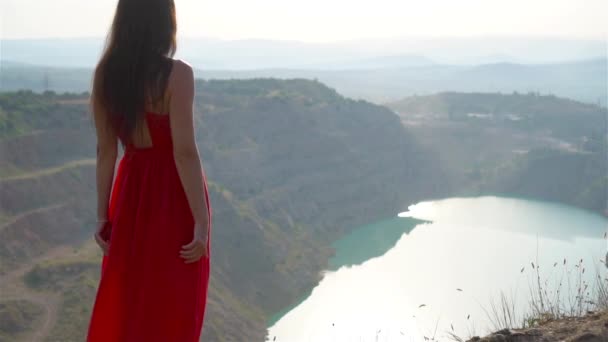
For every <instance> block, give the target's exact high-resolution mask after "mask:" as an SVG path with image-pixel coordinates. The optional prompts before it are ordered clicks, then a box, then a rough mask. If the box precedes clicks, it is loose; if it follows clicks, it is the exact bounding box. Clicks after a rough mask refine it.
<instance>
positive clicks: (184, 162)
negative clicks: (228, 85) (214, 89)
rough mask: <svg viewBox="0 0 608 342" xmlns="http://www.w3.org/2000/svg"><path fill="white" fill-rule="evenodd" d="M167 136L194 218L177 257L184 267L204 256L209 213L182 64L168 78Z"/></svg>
mask: <svg viewBox="0 0 608 342" xmlns="http://www.w3.org/2000/svg"><path fill="white" fill-rule="evenodd" d="M169 95H170V115H169V116H170V120H171V136H172V139H173V154H174V158H175V166H176V167H177V172H178V174H179V178H180V180H181V183H182V186H183V188H184V191H185V193H186V197H187V199H188V204H189V205H190V210H191V211H192V215H193V216H194V220H195V225H194V238H193V240H192V242H191V243H189V244H187V245H184V246H183V248H182V250H181V252H180V254H181V256H182V258H184V259H185V260H186V262H187V263H190V262H196V261H198V260H199V259H200V257H202V256H206V257H207V256H208V251H207V237H208V232H209V213H208V212H207V203H206V198H205V194H204V180H203V172H202V165H201V160H200V157H199V154H198V148H197V146H196V141H195V133H194V118H193V108H192V107H193V102H194V73H193V71H192V68H191V67H190V66H189V65H187V64H186V63H184V62H181V61H175V62H174V64H173V70H172V72H171V77H170V78H169Z"/></svg>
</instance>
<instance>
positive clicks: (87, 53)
mask: <svg viewBox="0 0 608 342" xmlns="http://www.w3.org/2000/svg"><path fill="white" fill-rule="evenodd" d="M606 44H607V43H606V41H605V40H572V39H558V38H529V37H479V38H419V37H418V38H417V37H410V38H397V39H365V40H353V41H342V42H335V43H305V42H298V41H276V40H260V39H248V40H218V39H206V38H182V39H180V40H179V44H178V46H179V48H178V56H177V57H178V58H183V59H186V60H188V61H190V62H191V63H192V64H193V65H194V66H195V67H197V68H199V69H201V70H218V69H221V70H251V69H276V68H280V69H285V68H287V69H345V68H346V69H351V68H357V69H359V68H361V69H367V68H370V67H371V68H378V67H380V68H392V67H404V66H421V65H428V64H429V61H428V60H427V59H430V60H432V61H434V62H436V63H437V64H448V65H454V64H456V65H477V64H487V63H505V62H506V63H521V64H544V63H558V62H564V61H570V60H582V59H591V58H595V57H604V58H605V57H606V47H607V45H606ZM103 45H104V39H103V38H73V39H24V40H0V46H1V51H0V56H1V57H0V59H2V60H7V61H16V62H21V63H26V64H34V65H43V66H53V67H64V68H65V67H67V68H78V67H88V68H91V67H93V66H94V65H95V63H96V62H97V60H98V59H99V56H100V54H101V51H102V48H103ZM386 56H388V57H386ZM393 56H396V57H393Z"/></svg>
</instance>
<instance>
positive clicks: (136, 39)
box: [91, 0, 177, 143]
mask: <svg viewBox="0 0 608 342" xmlns="http://www.w3.org/2000/svg"><path fill="white" fill-rule="evenodd" d="M176 32H177V20H176V14H175V3H174V0H119V1H118V5H117V7H116V14H115V15H114V21H113V23H112V27H111V29H110V32H109V34H108V37H107V40H106V46H105V50H104V52H103V55H102V57H101V59H100V61H99V63H98V64H97V68H96V69H95V76H94V81H93V98H92V99H91V100H92V101H93V103H94V105H97V106H98V107H100V108H102V109H103V111H104V112H105V113H106V114H107V116H106V118H107V120H109V121H108V122H109V124H110V127H111V128H112V129H114V130H115V132H116V133H117V135H118V137H119V138H120V139H121V141H122V142H123V143H127V142H129V141H131V136H132V135H133V132H134V131H135V129H136V127H140V128H141V127H142V125H141V123H142V122H143V117H144V112H145V108H146V103H147V102H148V103H150V102H151V103H157V102H158V101H160V100H162V99H163V97H164V93H165V89H166V87H167V83H168V79H169V74H170V73H171V67H172V65H173V64H172V62H171V57H173V56H174V54H175V50H176V48H177V44H176Z"/></svg>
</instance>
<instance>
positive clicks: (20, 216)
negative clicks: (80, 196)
mask: <svg viewBox="0 0 608 342" xmlns="http://www.w3.org/2000/svg"><path fill="white" fill-rule="evenodd" d="M66 205H67V202H64V203H60V204H53V205H49V206H46V207H42V208H36V209H32V210H28V211H24V212H22V213H20V214H18V215H15V216H13V217H9V219H8V220H7V221H5V222H3V223H2V224H1V225H0V231H2V230H3V229H5V228H6V227H9V226H10V225H12V224H15V223H16V222H18V221H19V220H21V219H24V218H26V217H28V216H30V215H35V214H40V213H44V212H47V211H51V210H55V209H60V208H62V207H65V206H66Z"/></svg>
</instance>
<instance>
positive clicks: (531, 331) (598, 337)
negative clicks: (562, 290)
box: [467, 311, 608, 342]
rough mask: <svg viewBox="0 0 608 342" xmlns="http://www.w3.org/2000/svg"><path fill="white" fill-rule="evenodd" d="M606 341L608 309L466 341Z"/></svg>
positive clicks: (505, 330) (506, 330) (607, 338)
mask: <svg viewBox="0 0 608 342" xmlns="http://www.w3.org/2000/svg"><path fill="white" fill-rule="evenodd" d="M553 341H564V342H608V311H604V312H601V313H592V312H590V313H589V314H587V315H586V316H584V317H572V318H563V319H558V320H549V321H547V322H544V323H542V324H540V325H538V326H536V327H534V328H528V329H514V330H509V329H504V330H501V331H497V332H495V333H493V334H491V335H489V336H486V337H483V338H480V337H473V338H472V339H470V340H468V341H467V342H553Z"/></svg>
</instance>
